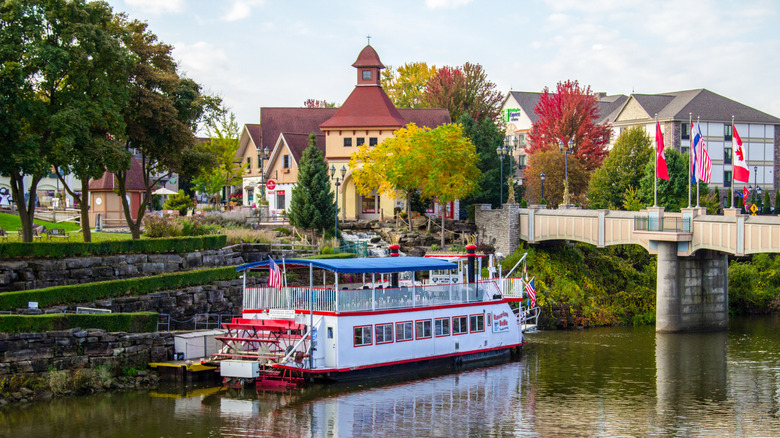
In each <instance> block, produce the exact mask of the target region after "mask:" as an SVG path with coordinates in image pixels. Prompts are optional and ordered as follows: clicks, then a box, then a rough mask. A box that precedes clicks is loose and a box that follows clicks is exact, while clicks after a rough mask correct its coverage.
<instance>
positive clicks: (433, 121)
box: [398, 108, 452, 129]
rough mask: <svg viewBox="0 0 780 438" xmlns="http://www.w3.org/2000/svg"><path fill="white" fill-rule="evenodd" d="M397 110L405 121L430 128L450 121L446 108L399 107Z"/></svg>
mask: <svg viewBox="0 0 780 438" xmlns="http://www.w3.org/2000/svg"><path fill="white" fill-rule="evenodd" d="M398 112H399V113H400V114H401V117H403V118H404V120H406V123H414V124H415V125H417V126H427V127H428V128H431V129H433V128H436V127H438V126H441V125H444V124H445V123H452V119H451V118H450V112H449V111H448V110H447V109H446V108H401V109H399V110H398Z"/></svg>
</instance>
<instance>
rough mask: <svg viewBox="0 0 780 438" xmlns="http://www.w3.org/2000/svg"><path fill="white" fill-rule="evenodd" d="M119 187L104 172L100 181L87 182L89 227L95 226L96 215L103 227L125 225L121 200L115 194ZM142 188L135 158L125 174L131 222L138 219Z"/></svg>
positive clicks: (114, 180)
mask: <svg viewBox="0 0 780 438" xmlns="http://www.w3.org/2000/svg"><path fill="white" fill-rule="evenodd" d="M118 188H119V185H118V184H117V181H116V175H114V174H113V173H110V172H106V173H104V174H103V176H102V177H101V178H100V179H93V180H92V181H90V182H89V205H90V208H89V226H90V227H94V226H95V225H96V217H97V214H98V213H100V215H101V225H102V226H104V227H120V226H122V225H124V224H125V223H126V221H125V213H124V211H123V210H122V208H123V207H122V199H121V198H120V197H119V195H118V194H117V190H118ZM145 191H146V188H145V187H144V177H143V171H142V170H141V164H140V163H139V162H138V160H136V159H135V158H132V159H131V160H130V171H129V172H128V173H127V196H128V197H129V199H128V201H129V204H130V215H131V217H132V218H133V220H135V219H137V217H138V213H137V212H138V206H139V205H141V200H142V199H143V194H144V192H145Z"/></svg>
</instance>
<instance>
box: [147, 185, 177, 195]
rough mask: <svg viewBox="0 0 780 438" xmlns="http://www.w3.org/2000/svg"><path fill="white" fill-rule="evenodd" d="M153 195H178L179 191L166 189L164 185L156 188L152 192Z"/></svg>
mask: <svg viewBox="0 0 780 438" xmlns="http://www.w3.org/2000/svg"><path fill="white" fill-rule="evenodd" d="M152 194H153V195H178V194H179V192H174V191H173V190H171V189H166V188H165V187H163V188H161V189H157V190H155V191H153V192H152Z"/></svg>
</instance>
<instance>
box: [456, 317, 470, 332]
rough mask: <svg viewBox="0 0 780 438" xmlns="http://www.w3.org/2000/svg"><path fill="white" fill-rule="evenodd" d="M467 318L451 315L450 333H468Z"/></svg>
mask: <svg viewBox="0 0 780 438" xmlns="http://www.w3.org/2000/svg"><path fill="white" fill-rule="evenodd" d="M467 324H468V319H467V318H466V317H465V316H453V317H452V334H453V335H462V334H464V333H468V331H469V328H468V325H467Z"/></svg>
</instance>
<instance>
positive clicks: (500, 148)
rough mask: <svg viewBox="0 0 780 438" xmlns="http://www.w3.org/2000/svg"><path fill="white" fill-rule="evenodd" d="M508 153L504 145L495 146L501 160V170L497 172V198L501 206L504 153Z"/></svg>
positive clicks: (502, 201)
mask: <svg viewBox="0 0 780 438" xmlns="http://www.w3.org/2000/svg"><path fill="white" fill-rule="evenodd" d="M507 142H508V140H507V139H504V143H505V144H506V143H507ZM508 153H509V148H508V147H506V146H499V147H497V148H496V154H498V159H499V160H501V166H500V168H501V171H500V172H499V181H498V187H499V198H498V205H500V206H503V205H504V155H506V154H508Z"/></svg>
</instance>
